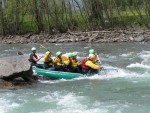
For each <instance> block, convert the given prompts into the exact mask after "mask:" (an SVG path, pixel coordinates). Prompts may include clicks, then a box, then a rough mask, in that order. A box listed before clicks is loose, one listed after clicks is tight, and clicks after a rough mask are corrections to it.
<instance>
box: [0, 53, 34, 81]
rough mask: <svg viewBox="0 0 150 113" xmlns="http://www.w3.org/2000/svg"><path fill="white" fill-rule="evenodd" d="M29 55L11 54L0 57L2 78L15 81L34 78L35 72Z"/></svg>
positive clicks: (0, 76)
mask: <svg viewBox="0 0 150 113" xmlns="http://www.w3.org/2000/svg"><path fill="white" fill-rule="evenodd" d="M28 57H29V56H27V55H21V56H11V57H5V58H1V59H0V78H1V79H3V80H6V81H13V80H14V79H15V78H19V77H21V78H23V79H24V80H25V81H32V80H33V72H32V68H31V64H30V62H29V61H28Z"/></svg>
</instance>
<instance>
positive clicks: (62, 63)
mask: <svg viewBox="0 0 150 113" xmlns="http://www.w3.org/2000/svg"><path fill="white" fill-rule="evenodd" d="M53 63H54V68H55V71H67V68H66V66H67V65H69V59H68V57H66V56H64V55H62V52H60V51H58V52H57V53H56V58H55V59H54V61H53Z"/></svg>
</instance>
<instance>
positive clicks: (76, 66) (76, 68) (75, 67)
mask: <svg viewBox="0 0 150 113" xmlns="http://www.w3.org/2000/svg"><path fill="white" fill-rule="evenodd" d="M71 62H72V63H71V66H72V72H74V73H81V72H82V67H81V61H78V60H77V52H73V53H72V59H71Z"/></svg>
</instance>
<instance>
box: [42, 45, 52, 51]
mask: <svg viewBox="0 0 150 113" xmlns="http://www.w3.org/2000/svg"><path fill="white" fill-rule="evenodd" d="M40 46H41V47H42V48H44V49H46V50H47V51H49V52H50V50H49V49H48V48H47V47H45V46H43V45H42V44H40Z"/></svg>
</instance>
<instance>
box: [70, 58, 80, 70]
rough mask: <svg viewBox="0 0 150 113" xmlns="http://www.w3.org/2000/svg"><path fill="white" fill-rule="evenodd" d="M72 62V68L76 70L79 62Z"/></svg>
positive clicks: (73, 60)
mask: <svg viewBox="0 0 150 113" xmlns="http://www.w3.org/2000/svg"><path fill="white" fill-rule="evenodd" d="M71 62H72V63H71V64H72V67H74V68H76V67H77V66H78V64H79V62H77V61H76V60H75V59H72V60H71Z"/></svg>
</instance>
